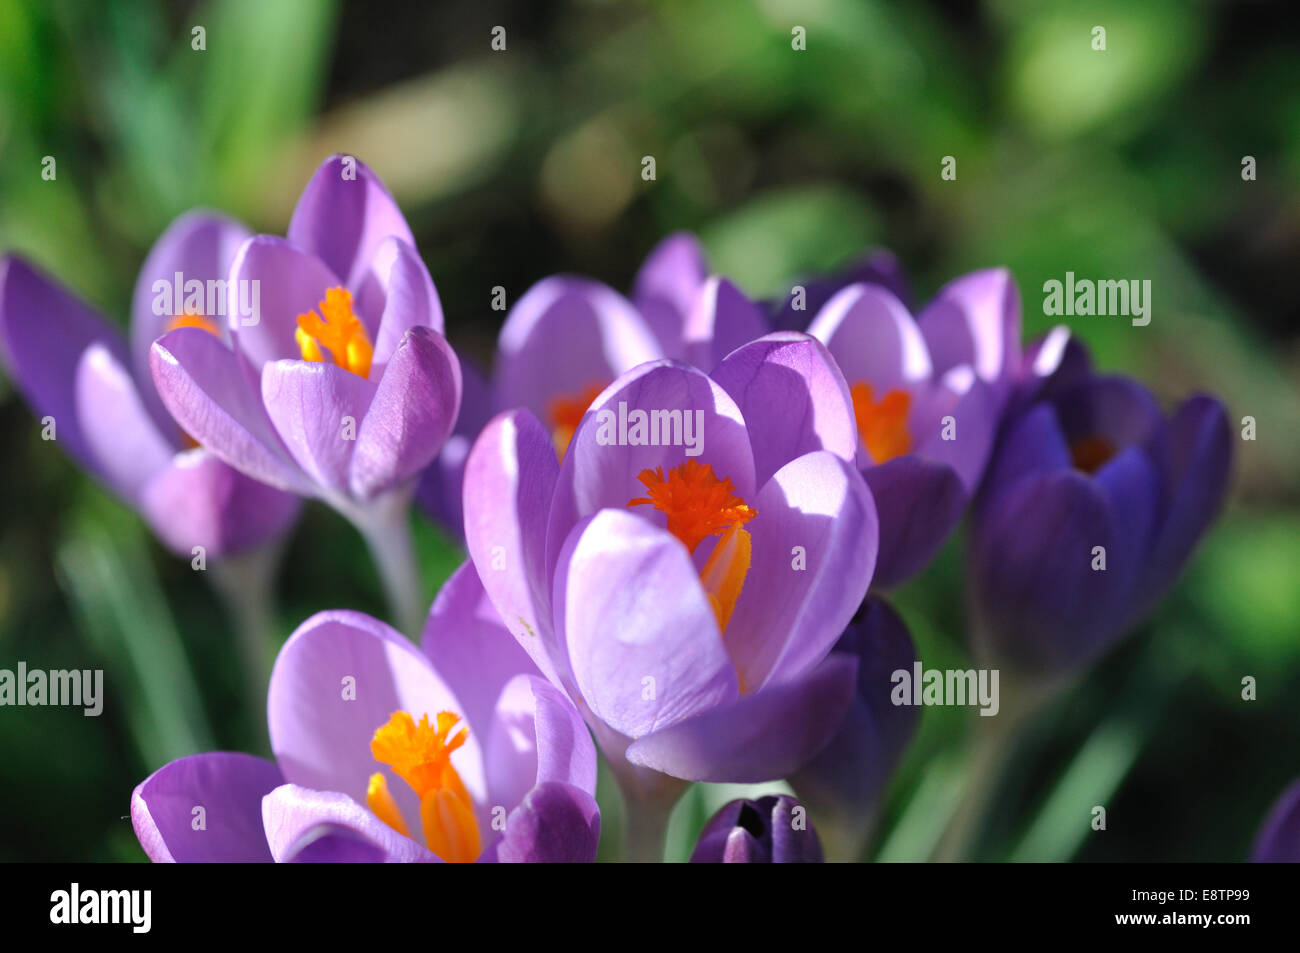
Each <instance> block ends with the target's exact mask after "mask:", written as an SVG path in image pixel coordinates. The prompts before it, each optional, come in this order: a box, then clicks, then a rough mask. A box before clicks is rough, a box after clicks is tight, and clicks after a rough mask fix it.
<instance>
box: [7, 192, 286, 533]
mask: <svg viewBox="0 0 1300 953" xmlns="http://www.w3.org/2000/svg"><path fill="white" fill-rule="evenodd" d="M247 237H248V230H247V229H246V228H244V226H242V225H240V224H239V223H237V222H234V221H231V220H230V219H227V218H224V217H222V216H219V215H215V214H211V213H207V212H190V213H188V214H186V215H183V216H181V217H180V218H178V219H177V220H176V221H175V222H173V223H172V225H171V226H170V227H169V228H168V229H167V230H166V231H165V232H164V233H163V235H162V236H161V237H160V238H159V239H158V241H157V243H156V244H155V245H154V247H153V249H152V250H151V251H150V253H149V255H148V257H147V259H146V260H145V263H144V266H143V267H142V268H141V270H140V275H139V278H138V280H137V281H136V286H135V294H134V297H133V299H132V306H131V331H130V338H129V340H124V339H123V337H122V335H121V334H120V333H119V332H118V331H117V329H116V328H114V327H113V325H112V324H111V323H109V322H108V321H107V320H106V319H105V318H103V317H102V316H100V315H99V314H98V313H96V312H95V311H94V310H93V309H91V308H90V307H88V306H87V305H85V304H83V303H82V302H81V301H79V300H77V299H76V298H75V297H74V296H73V295H72V294H70V293H69V292H68V291H67V290H65V289H64V288H62V287H61V286H59V285H58V284H57V283H56V282H55V281H54V280H53V279H51V278H49V277H48V276H46V275H44V274H43V273H42V272H40V271H38V270H37V269H35V268H33V267H32V266H31V265H29V264H28V263H27V262H25V261H24V260H23V259H21V258H19V257H16V256H5V258H4V259H3V260H2V261H0V357H3V359H4V363H5V367H6V369H7V371H8V372H9V374H10V375H11V376H12V377H13V379H14V381H15V382H16V383H17V385H18V389H19V390H20V391H21V392H22V394H23V396H24V397H25V398H26V400H27V402H28V404H29V405H30V406H31V407H32V409H33V411H34V412H35V413H36V414H38V415H39V416H41V417H42V418H43V419H45V418H48V421H49V422H48V424H47V425H46V426H48V428H49V434H50V435H51V437H52V438H53V440H54V441H55V442H56V443H57V444H58V445H59V446H61V447H62V448H63V449H65V450H66V451H67V452H68V453H69V454H70V455H71V456H72V457H73V459H75V460H76V461H77V462H78V463H79V464H81V466H83V467H85V468H86V470H88V471H89V472H90V473H91V474H92V475H93V476H94V477H95V478H96V479H98V480H99V481H100V482H101V483H102V484H104V485H105V486H106V487H108V488H109V489H110V490H111V491H112V492H113V493H114V494H116V495H117V496H118V497H119V498H121V499H122V500H123V501H124V502H126V503H127V504H129V505H130V506H132V507H134V508H135V509H136V510H138V511H139V512H140V514H141V515H142V516H143V517H144V519H145V521H146V522H147V523H148V524H149V526H150V528H151V529H152V530H153V532H154V533H155V534H156V535H157V536H158V538H159V539H160V540H161V541H162V542H163V543H164V545H166V546H167V547H168V548H169V549H170V550H172V551H173V552H174V553H176V554H177V555H181V556H184V557H186V558H191V557H193V556H194V555H196V552H197V551H198V550H196V547H199V548H201V552H202V553H203V554H204V557H205V558H216V559H220V558H222V557H227V556H235V555H238V554H240V553H242V552H244V551H247V550H250V549H253V548H255V547H257V546H259V545H261V544H263V543H265V542H267V541H269V540H272V539H274V538H275V537H278V536H279V535H281V534H282V533H284V532H285V530H286V529H287V528H288V527H289V526H290V524H292V523H293V521H294V519H295V517H296V516H297V513H298V501H297V500H296V499H295V498H294V497H292V496H290V495H288V494H286V493H282V492H280V491H279V490H277V489H273V488H272V487H270V486H267V485H265V484H264V483H260V482H258V481H257V480H255V479H251V478H249V477H248V476H245V475H244V474H242V473H240V472H238V471H236V470H234V469H232V468H231V467H230V466H228V465H227V464H225V463H223V462H222V461H221V460H220V459H218V458H217V457H216V456H214V455H213V454H211V453H209V452H208V451H206V450H203V449H200V448H199V447H198V446H197V444H195V443H194V441H193V440H192V439H191V437H190V434H188V433H187V432H186V430H185V429H183V425H180V426H178V425H177V423H176V421H175V420H173V418H172V417H171V415H170V414H169V413H168V412H167V411H166V410H165V409H164V408H163V405H162V402H161V401H160V400H159V397H158V394H157V391H156V390H155V388H154V383H153V379H152V377H151V375H150V373H149V366H148V353H149V346H150V345H151V344H152V343H153V341H154V340H155V339H156V338H157V337H159V336H160V335H162V334H163V333H164V332H166V331H167V330H168V329H169V328H170V327H174V326H176V325H178V324H183V325H189V326H190V330H189V331H187V332H186V333H187V334H193V335H198V336H201V337H203V338H204V339H206V342H207V346H208V347H209V348H211V349H214V350H222V351H225V352H227V353H229V340H228V337H227V336H226V334H225V333H224V331H223V329H222V328H221V326H220V322H221V317H220V316H219V313H220V312H221V311H223V310H224V308H225V296H224V294H221V295H219V296H218V295H216V294H214V293H213V291H215V289H213V291H210V290H209V289H210V288H211V287H212V283H214V282H216V281H218V280H224V278H225V274H226V270H227V268H228V267H229V264H230V261H231V259H232V258H233V257H234V253H235V249H236V248H237V247H238V246H239V244H240V243H241V242H243V241H244V239H245V238H247ZM178 282H179V284H177V283H178Z"/></svg>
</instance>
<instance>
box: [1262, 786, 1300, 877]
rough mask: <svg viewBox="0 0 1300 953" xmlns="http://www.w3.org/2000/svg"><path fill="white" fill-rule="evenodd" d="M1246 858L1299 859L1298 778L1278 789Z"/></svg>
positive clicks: (1288, 861) (1272, 861) (1266, 861)
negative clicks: (1281, 790) (1286, 786)
mask: <svg viewBox="0 0 1300 953" xmlns="http://www.w3.org/2000/svg"><path fill="white" fill-rule="evenodd" d="M1250 859H1251V860H1253V861H1255V862H1256V863H1259V864H1295V863H1300V781H1297V782H1296V783H1295V784H1292V785H1291V786H1290V787H1289V788H1287V789H1286V790H1285V791H1284V792H1282V796H1281V797H1280V798H1278V799H1277V803H1276V804H1274V805H1273V809H1272V810H1271V811H1269V813H1268V819H1267V820H1266V821H1264V826H1263V827H1261V828H1260V830H1259V835H1258V836H1257V837H1256V839H1255V847H1254V849H1253V850H1252V851H1251V855H1250Z"/></svg>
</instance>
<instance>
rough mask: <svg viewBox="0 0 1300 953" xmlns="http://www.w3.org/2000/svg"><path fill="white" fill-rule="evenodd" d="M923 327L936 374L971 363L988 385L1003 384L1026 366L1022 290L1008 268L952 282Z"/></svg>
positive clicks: (921, 317) (921, 318) (920, 320)
mask: <svg viewBox="0 0 1300 953" xmlns="http://www.w3.org/2000/svg"><path fill="white" fill-rule="evenodd" d="M917 324H918V325H919V326H920V328H921V333H922V334H924V335H925V340H926V343H927V344H928V345H929V348H930V357H931V360H933V362H934V371H935V373H936V374H942V373H944V372H945V371H947V370H950V369H951V368H954V367H956V366H957V365H959V364H969V365H970V366H971V367H973V368H974V369H975V373H977V374H978V375H979V376H980V378H981V379H982V380H984V381H985V382H986V383H990V384H992V383H998V384H999V385H1001V384H1002V383H1003V382H1005V381H1006V380H1007V379H1008V378H1009V377H1010V376H1011V375H1013V374H1015V373H1016V372H1017V370H1018V369H1019V367H1020V291H1019V289H1018V288H1017V287H1016V283H1015V279H1013V278H1012V277H1011V272H1009V271H1007V269H1005V268H992V269H988V270H986V271H974V272H971V273H970V274H968V275H962V276H961V277H960V278H956V279H954V280H953V281H950V282H949V283H948V284H946V285H944V287H943V288H941V289H940V290H939V293H938V294H937V295H935V296H934V298H933V299H932V300H931V301H930V303H929V304H928V305H926V307H925V310H924V311H922V312H921V314H920V315H919V316H918V317H917Z"/></svg>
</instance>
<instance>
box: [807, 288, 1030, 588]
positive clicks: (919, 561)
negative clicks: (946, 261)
mask: <svg viewBox="0 0 1300 953" xmlns="http://www.w3.org/2000/svg"><path fill="white" fill-rule="evenodd" d="M808 333H809V334H811V335H812V336H813V337H815V338H817V339H818V340H820V341H822V342H823V343H824V344H825V345H826V347H827V349H828V350H829V351H830V352H831V354H832V355H833V356H834V358H835V360H836V362H837V363H838V364H839V366H840V368H841V370H842V371H843V372H844V376H845V378H846V379H847V380H848V382H849V387H850V394H851V396H852V400H853V408H854V413H855V416H856V420H857V427H858V431H859V433H860V435H861V438H862V440H861V446H860V449H859V451H858V458H857V459H858V465H859V466H860V467H861V468H862V473H863V476H864V477H865V478H866V481H867V484H868V485H869V486H870V487H871V491H872V493H873V494H874V495H875V497H876V501H877V503H878V504H879V507H880V564H879V567H878V569H877V571H876V584H877V585H879V586H892V585H895V584H897V583H900V582H902V581H903V580H905V579H907V578H908V577H909V576H911V575H913V574H914V573H916V572H918V571H919V570H920V569H922V568H923V567H924V566H925V565H926V564H927V563H929V561H930V560H931V559H932V558H933V557H934V554H935V553H936V552H937V551H938V549H939V547H940V546H941V545H942V544H943V541H944V540H945V539H946V538H947V537H948V534H949V533H950V532H951V531H952V529H953V528H954V527H955V526H956V524H957V521H958V519H960V517H961V514H962V511H963V510H964V509H965V506H966V503H967V502H968V500H969V499H970V497H971V496H972V495H973V494H974V492H975V489H976V487H977V486H978V484H979V480H980V477H981V475H982V474H983V472H984V466H985V463H986V462H987V460H988V455H989V452H990V449H991V447H992V444H993V439H994V436H995V434H996V432H997V426H998V420H999V415H1000V412H1001V409H1002V407H1003V405H1004V404H1005V402H1006V400H1007V398H1008V396H1009V394H1010V391H1011V388H1012V385H1013V382H1014V380H1015V378H1016V375H1017V374H1018V373H1019V370H1020V364H1021V359H1020V296H1019V293H1018V292H1017V291H1016V287H1015V284H1014V282H1013V281H1012V280H1011V276H1010V275H1009V274H1008V273H1007V272H1006V271H1005V270H1001V269H998V270H992V271H981V272H975V273H973V274H970V275H966V276H964V277H962V278H958V279H957V280H955V281H953V282H951V283H950V284H948V285H947V286H946V287H944V288H943V289H942V290H941V291H940V292H939V294H938V295H936V296H935V298H934V300H933V301H931V302H930V304H929V305H928V306H927V307H926V308H925V309H924V310H923V311H922V312H921V314H920V315H919V316H918V317H917V318H915V319H913V317H912V315H911V313H910V312H909V311H908V310H907V308H906V307H904V305H903V303H902V302H901V301H899V300H898V297H897V296H896V295H894V294H893V293H892V292H891V291H889V290H888V289H887V288H885V287H883V286H881V285H873V284H853V285H849V286H847V287H845V288H844V289H842V290H841V291H839V292H837V293H836V294H835V295H834V297H832V298H831V300H830V301H828V302H827V303H826V305H825V306H824V307H823V308H822V309H821V310H820V311H819V312H818V313H817V316H816V317H815V318H814V319H813V321H812V324H811V326H810V327H809V329H808Z"/></svg>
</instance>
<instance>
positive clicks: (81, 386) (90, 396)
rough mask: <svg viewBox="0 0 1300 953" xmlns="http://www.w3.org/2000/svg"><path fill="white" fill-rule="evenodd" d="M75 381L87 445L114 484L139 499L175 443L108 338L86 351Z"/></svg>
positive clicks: (168, 459) (130, 497)
mask: <svg viewBox="0 0 1300 953" xmlns="http://www.w3.org/2000/svg"><path fill="white" fill-rule="evenodd" d="M75 386H76V391H77V419H78V420H79V422H80V424H81V427H82V434H83V436H84V437H85V440H86V445H87V447H88V449H89V450H90V452H91V454H93V456H94V458H95V460H96V462H97V463H98V464H99V466H100V468H101V469H102V472H103V474H104V477H105V478H106V479H107V480H108V481H109V485H110V486H111V487H113V489H114V490H116V491H117V492H118V493H119V494H121V496H122V497H123V498H124V499H126V500H128V501H129V502H131V503H132V504H138V503H139V499H140V491H141V489H142V488H143V487H144V485H145V483H147V482H148V481H149V479H150V478H151V477H152V476H153V475H154V474H156V473H158V472H159V471H161V470H162V469H163V468H165V467H166V466H168V465H169V464H170V463H171V459H172V453H173V452H174V448H173V447H172V445H171V444H170V443H168V441H167V439H166V438H165V437H164V436H163V435H162V434H161V433H159V432H158V427H157V425H156V424H155V423H154V418H153V417H152V416H151V415H150V414H149V411H148V410H147V409H146V408H145V405H144V403H143V402H142V401H141V399H140V391H139V390H138V389H137V388H136V384H135V381H134V380H133V379H132V377H131V374H130V372H129V371H128V370H127V369H126V367H125V366H123V365H122V364H121V363H120V362H119V361H118V359H117V357H116V356H114V354H113V352H112V351H111V350H110V349H109V348H107V347H105V346H104V345H103V344H98V343H97V344H92V345H90V347H88V348H86V350H85V351H84V352H83V353H82V355H81V360H80V361H79V362H78V364H77V372H76V385H75ZM168 419H169V421H170V418H168ZM171 429H172V430H173V431H174V430H175V429H176V428H175V425H174V424H172V426H171Z"/></svg>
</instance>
